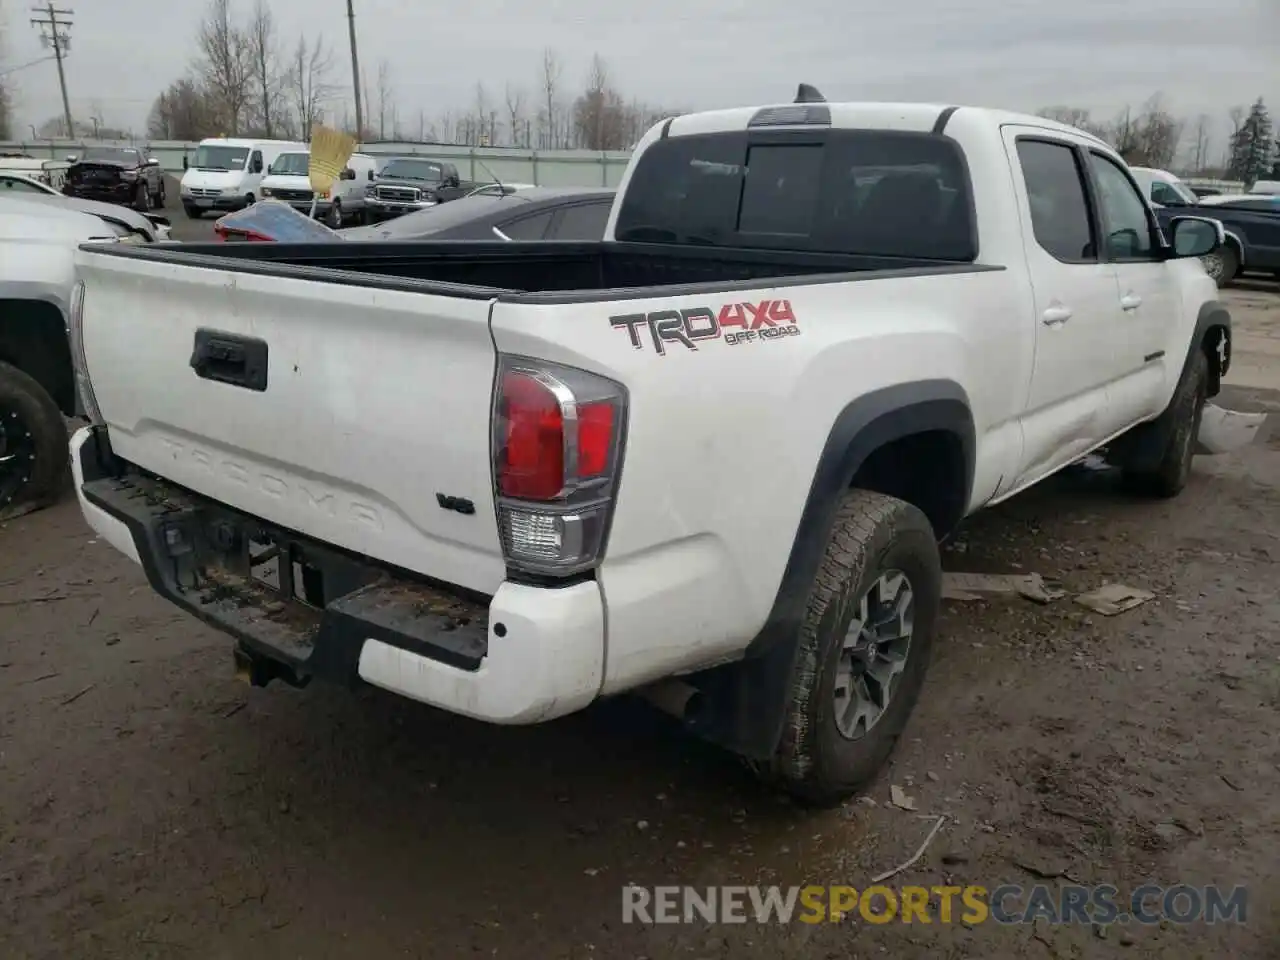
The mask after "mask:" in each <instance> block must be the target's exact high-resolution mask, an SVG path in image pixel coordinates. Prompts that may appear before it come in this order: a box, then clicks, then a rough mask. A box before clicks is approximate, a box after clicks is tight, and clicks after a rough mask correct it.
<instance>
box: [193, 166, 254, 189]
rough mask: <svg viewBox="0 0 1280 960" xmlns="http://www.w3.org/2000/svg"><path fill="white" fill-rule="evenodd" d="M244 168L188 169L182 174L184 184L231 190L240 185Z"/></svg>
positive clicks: (202, 187)
mask: <svg viewBox="0 0 1280 960" xmlns="http://www.w3.org/2000/svg"><path fill="white" fill-rule="evenodd" d="M243 179H244V171H243V170H195V169H192V170H188V171H187V172H186V173H184V174H183V175H182V186H183V187H185V188H187V189H190V188H191V187H199V188H200V189H202V190H231V189H233V188H238V187H239V186H240V181H241V180H243Z"/></svg>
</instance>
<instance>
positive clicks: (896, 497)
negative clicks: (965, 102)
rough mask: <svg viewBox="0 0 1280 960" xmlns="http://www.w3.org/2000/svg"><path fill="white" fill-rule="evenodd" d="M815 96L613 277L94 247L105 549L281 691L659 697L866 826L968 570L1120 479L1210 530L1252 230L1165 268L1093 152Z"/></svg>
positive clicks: (1184, 227)
mask: <svg viewBox="0 0 1280 960" xmlns="http://www.w3.org/2000/svg"><path fill="white" fill-rule="evenodd" d="M815 98H817V99H818V101H819V102H815ZM797 99H798V100H799V101H800V102H796V103H793V104H781V105H771V106H765V107H759V108H755V107H751V108H743V109H732V110H721V111H716V112H712V113H703V114H697V115H693V116H685V117H676V118H673V119H668V120H665V121H663V122H662V123H660V124H659V125H657V126H656V127H654V128H653V129H652V130H650V131H649V132H648V133H647V134H645V136H644V137H643V138H642V139H641V141H640V144H639V146H638V147H637V149H636V151H635V152H634V153H633V155H632V157H631V159H630V162H629V165H628V169H627V171H626V172H625V174H624V175H623V180H622V184H623V186H622V187H621V188H620V189H619V191H618V195H617V197H616V199H615V201H614V205H613V209H612V211H611V213H610V219H609V222H608V226H607V229H606V235H605V237H604V239H602V240H599V241H594V242H590V241H580V242H577V243H566V244H559V243H540V242H520V241H513V242H506V241H499V240H494V241H492V242H485V241H479V242H476V241H465V242H450V241H438V240H433V241H428V242H422V243H413V242H407V243H396V244H376V243H357V244H347V243H300V244H284V243H261V244H255V243H242V244H215V243H204V244H194V245H185V244H184V245H176V244H175V245H171V246H167V247H141V246H135V247H123V246H121V245H119V244H110V245H103V246H102V247H100V248H98V247H86V248H81V250H80V251H78V252H77V254H76V262H77V266H78V268H79V270H80V276H81V279H82V281H83V283H84V294H83V296H82V297H81V298H79V301H78V302H79V303H80V305H81V309H79V310H77V311H75V312H74V313H73V315H72V319H71V335H72V339H73V343H74V344H75V349H74V351H73V353H74V355H75V356H76V357H77V358H78V360H79V362H80V363H81V366H80V367H79V372H80V374H81V376H82V377H83V380H82V382H83V384H84V386H85V405H86V407H87V408H88V409H89V415H90V420H91V425H90V426H87V427H86V428H84V429H82V430H80V431H78V432H77V434H76V436H75V438H74V440H73V442H72V451H73V452H72V460H73V464H74V471H75V478H76V488H77V490H78V495H79V497H80V505H81V508H82V510H83V511H84V514H85V516H86V518H87V520H88V522H89V524H90V526H91V527H92V528H93V529H94V530H95V531H97V533H98V535H99V536H100V537H101V538H102V539H103V540H104V541H105V542H107V543H110V544H113V545H114V546H116V547H117V549H119V550H121V551H123V552H124V553H125V554H126V555H127V556H129V557H130V558H132V559H134V560H137V561H139V562H140V563H141V565H142V569H143V570H144V571H145V573H146V575H147V577H148V578H149V580H150V582H151V585H152V586H153V588H154V589H155V590H157V591H158V592H159V593H160V594H161V595H163V596H165V597H167V598H168V599H170V600H171V601H173V602H174V603H176V604H177V605H178V606H180V607H181V608H183V609H185V610H187V611H189V612H191V613H192V614H194V615H196V616H198V617H199V618H200V619H201V620H203V621H204V622H206V623H208V624H211V625H213V626H215V627H218V628H220V629H222V630H223V631H225V632H226V633H227V634H229V635H230V636H231V637H233V638H234V641H233V643H232V644H230V645H231V646H232V648H233V650H234V652H235V653H234V655H235V659H236V662H237V664H238V667H239V669H240V670H241V671H242V672H243V674H244V675H245V676H246V677H247V678H248V679H249V680H250V681H251V682H254V683H257V684H264V683H267V682H268V681H270V680H272V679H273V678H279V679H283V680H285V681H286V682H291V683H295V684H304V683H306V682H308V681H310V680H312V679H314V678H320V679H328V680H334V681H338V682H340V683H343V684H348V685H350V684H357V683H368V684H372V685H374V686H378V687H382V688H385V689H387V690H390V691H392V692H394V693H397V694H400V695H402V696H405V697H409V698H411V699H414V700H419V701H422V702H425V703H428V704H433V705H435V706H437V707H440V708H443V709H445V710H451V711H454V712H457V713H461V714H465V715H467V716H470V717H474V718H479V719H482V720H487V721H490V722H494V723H503V724H528V723H537V722H541V721H545V720H549V719H551V718H553V717H557V716H561V715H563V714H567V713H571V712H573V711H576V710H579V709H581V708H583V707H585V706H586V705H587V704H589V703H591V702H593V701H595V700H596V699H598V698H600V697H606V696H610V695H615V694H619V693H623V692H626V691H633V690H634V691H643V692H644V693H645V694H646V695H647V696H648V697H649V698H650V699H651V701H652V702H654V703H655V704H659V705H661V706H662V707H663V708H664V709H666V710H669V711H670V712H671V713H673V714H674V715H676V716H678V717H680V718H682V719H683V720H684V721H685V722H686V723H687V724H688V725H689V727H690V728H691V729H693V730H695V731H698V732H700V733H702V734H703V735H704V736H706V737H708V738H709V739H711V740H714V741H716V742H718V743H721V744H723V745H726V746H728V747H730V748H731V749H733V750H735V751H737V752H739V753H741V754H742V755H743V756H745V757H747V758H749V759H750V760H751V761H752V764H753V767H754V769H756V770H758V771H760V772H762V773H764V774H765V775H766V776H768V777H770V778H772V779H776V780H778V781H780V782H781V783H782V784H784V785H785V786H786V787H787V788H789V789H790V790H792V791H793V792H794V793H795V794H797V795H798V796H800V797H802V798H804V799H806V800H809V801H816V802H822V803H827V802H833V801H838V800H841V799H843V798H845V797H847V796H848V795H849V794H850V793H852V792H853V791H855V790H856V789H857V788H858V787H859V786H860V785H862V784H864V783H865V782H866V781H867V780H868V779H869V778H871V777H872V776H873V775H874V774H875V773H876V772H877V770H878V769H879V768H880V767H881V766H882V765H883V764H884V763H885V761H886V759H887V758H888V757H889V755H890V753H891V751H892V750H893V747H894V744H895V742H896V741H897V740H898V738H899V737H900V735H901V734H902V732H903V729H904V727H905V725H906V723H907V720H908V718H909V716H910V714H911V711H912V708H913V706H914V704H915V701H916V699H917V698H918V696H919V694H920V692H921V688H922V685H923V683H924V679H925V673H926V669H927V666H928V662H929V656H930V647H931V644H932V642H933V639H934V633H935V630H936V624H937V617H938V612H939V605H940V595H941V579H942V578H941V564H940V555H939V547H938V540H939V539H940V538H942V537H945V536H946V535H948V534H949V533H950V532H951V531H952V530H954V528H955V527H956V525H957V523H959V521H960V520H961V519H962V518H963V517H965V516H966V515H968V514H971V513H973V512H975V511H977V510H979V509H982V508H983V507H986V506H988V505H991V504H994V503H998V502H1000V501H1003V500H1006V499H1007V498H1009V497H1012V496H1014V495H1016V494H1017V493H1019V492H1021V491H1024V490H1026V489H1028V488H1029V487H1031V486H1033V485H1035V484H1036V483H1038V482H1040V481H1041V480H1043V479H1045V478H1046V477H1048V476H1050V475H1052V474H1054V473H1055V472H1057V471H1058V470H1060V469H1062V468H1064V467H1066V466H1068V465H1069V464H1072V463H1074V462H1076V461H1078V460H1079V459H1080V458H1081V457H1083V456H1085V455H1087V454H1089V453H1090V452H1091V451H1095V450H1105V451H1106V454H1107V456H1108V458H1109V459H1110V460H1111V461H1112V462H1113V463H1115V464H1117V465H1118V466H1119V467H1120V469H1121V471H1122V475H1123V477H1124V482H1125V483H1126V484H1127V485H1128V486H1129V487H1130V488H1131V489H1133V490H1134V491H1135V492H1139V493H1143V494H1147V495H1151V496H1156V497H1172V496H1175V495H1176V494H1178V493H1179V492H1180V491H1181V490H1182V489H1183V488H1184V486H1185V485H1186V483H1187V480H1188V477H1189V475H1190V470H1191V458H1192V452H1193V449H1194V444H1195V440H1196V437H1197V434H1198V425H1199V422H1200V416H1201V410H1202V407H1203V405H1204V402H1205V398H1206V397H1210V396H1213V395H1215V394H1216V393H1217V392H1218V390H1219V385H1220V382H1221V379H1222V376H1223V375H1224V374H1225V373H1226V372H1227V369H1228V367H1229V359H1230V336H1231V332H1230V326H1231V321H1230V316H1229V314H1228V312H1227V310H1226V308H1225V307H1224V306H1223V305H1222V304H1221V303H1219V302H1218V301H1217V299H1216V290H1215V288H1214V285H1213V282H1212V281H1211V280H1210V279H1209V277H1208V276H1206V274H1205V271H1204V268H1203V267H1202V266H1201V264H1200V263H1199V261H1198V259H1197V258H1198V257H1200V256H1204V255H1208V254H1210V253H1212V252H1213V251H1214V250H1216V249H1218V248H1219V247H1220V246H1221V245H1222V243H1223V231H1222V228H1221V225H1220V224H1219V223H1217V222H1216V221H1214V220H1207V219H1204V218H1200V217H1177V218H1175V219H1173V220H1172V221H1171V222H1170V225H1169V230H1168V232H1167V233H1162V231H1161V230H1160V229H1159V228H1158V226H1157V224H1156V221H1155V218H1154V215H1153V212H1152V208H1151V207H1150V206H1149V205H1148V204H1147V202H1146V201H1145V200H1144V198H1143V196H1142V193H1141V192H1140V191H1139V189H1138V187H1137V185H1136V184H1135V182H1134V180H1133V178H1132V176H1131V174H1130V173H1129V171H1128V169H1127V168H1126V166H1125V164H1124V162H1123V160H1121V158H1120V157H1119V156H1118V155H1117V154H1116V152H1115V151H1114V150H1113V149H1112V148H1111V147H1109V146H1108V145H1107V144H1106V143H1104V142H1103V141H1102V140H1100V139H1097V138H1095V137H1093V136H1090V135H1088V134H1085V133H1082V132H1081V131H1078V130H1075V129H1073V128H1070V127H1066V126H1062V125H1059V124H1054V123H1051V122H1050V121H1047V120H1044V119H1042V118H1039V117H1031V116H1021V115H1018V114H1012V113H1007V112H1004V111H995V110H984V109H979V108H970V107H959V108H956V107H945V108H944V107H942V106H931V105H925V104H920V105H903V104H887V105H885V104H857V103H852V104H840V105H838V106H831V105H828V104H826V103H825V102H821V101H820V95H817V94H816V91H813V90H812V88H808V87H803V88H802V90H801V95H800V96H799V97H798V98H797ZM518 196H519V195H518V194H517V195H516V197H518ZM471 199H472V200H474V201H477V202H481V198H479V197H473V198H471ZM513 199H515V198H514V197H506V198H501V199H494V200H485V201H483V202H489V203H494V204H502V205H506V204H508V203H511V202H512V200H513ZM458 202H462V201H458ZM442 212H443V211H442ZM1166 239H1167V241H1168V242H1166ZM993 371H999V375H998V376H996V375H993ZM272 571H275V572H274V573H273V572H272ZM259 578H261V579H259Z"/></svg>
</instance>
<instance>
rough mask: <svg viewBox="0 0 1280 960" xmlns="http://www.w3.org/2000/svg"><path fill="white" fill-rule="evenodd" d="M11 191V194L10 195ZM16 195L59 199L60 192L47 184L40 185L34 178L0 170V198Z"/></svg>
mask: <svg viewBox="0 0 1280 960" xmlns="http://www.w3.org/2000/svg"><path fill="white" fill-rule="evenodd" d="M10 191H12V193H10ZM17 194H35V195H37V196H43V197H50V196H51V197H60V196H62V191H61V190H55V189H54V188H53V187H51V186H49V184H47V183H42V182H41V181H39V180H36V179H35V178H34V177H28V176H24V175H23V174H20V173H9V172H8V171H7V170H0V197H7V196H12V195H17Z"/></svg>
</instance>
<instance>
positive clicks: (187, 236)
mask: <svg viewBox="0 0 1280 960" xmlns="http://www.w3.org/2000/svg"><path fill="white" fill-rule="evenodd" d="M179 190H180V186H179V183H178V180H177V179H176V178H174V177H167V178H166V183H165V189H164V196H165V204H164V215H165V216H166V217H168V218H169V221H170V222H171V223H172V224H173V239H174V240H183V241H186V242H188V243H190V242H191V241H193V240H212V239H213V222H214V221H215V220H217V219H218V217H217V216H216V215H215V214H213V213H206V214H205V215H204V216H203V217H201V218H200V219H199V220H192V219H191V218H190V217H188V216H187V214H186V212H185V211H184V210H183V209H182V202H181V200H180V199H179Z"/></svg>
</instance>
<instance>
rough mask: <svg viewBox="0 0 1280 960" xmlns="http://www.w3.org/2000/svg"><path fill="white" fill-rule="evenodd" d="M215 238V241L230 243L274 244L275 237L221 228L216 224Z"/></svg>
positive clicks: (214, 229) (250, 231)
mask: <svg viewBox="0 0 1280 960" xmlns="http://www.w3.org/2000/svg"><path fill="white" fill-rule="evenodd" d="M213 236H214V239H215V240H218V241H222V242H223V243H228V242H236V241H241V242H251V243H274V242H275V239H274V238H273V237H268V236H267V235H266V234H265V233H256V232H255V231H253V230H233V229H230V228H228V227H220V226H218V225H217V224H216V223H215V224H214V225H213Z"/></svg>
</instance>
